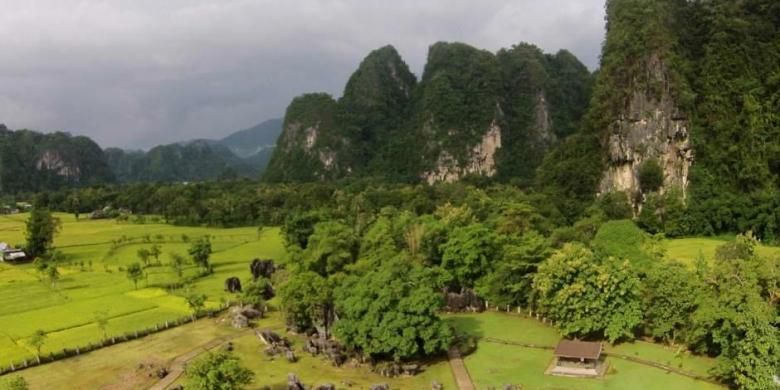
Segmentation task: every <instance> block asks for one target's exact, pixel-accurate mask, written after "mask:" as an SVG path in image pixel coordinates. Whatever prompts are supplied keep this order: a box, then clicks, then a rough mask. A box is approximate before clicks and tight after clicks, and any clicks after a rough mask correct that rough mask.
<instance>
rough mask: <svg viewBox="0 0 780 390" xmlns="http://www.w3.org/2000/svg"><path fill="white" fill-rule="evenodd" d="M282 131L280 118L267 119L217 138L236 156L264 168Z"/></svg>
mask: <svg viewBox="0 0 780 390" xmlns="http://www.w3.org/2000/svg"><path fill="white" fill-rule="evenodd" d="M281 132H282V120H281V119H269V120H267V121H264V122H262V123H260V124H258V125H256V126H253V127H250V128H248V129H244V130H239V131H237V132H235V133H233V134H230V135H228V136H227V137H225V138H222V139H221V140H219V141H218V142H219V144H221V145H224V146H226V147H227V148H228V149H230V151H231V152H233V154H235V155H236V156H238V157H240V158H243V159H249V160H250V161H252V162H251V163H250V165H252V164H255V165H254V166H257V167H258V168H262V169H265V165H266V164H267V162H268V160H269V159H270V158H271V153H272V152H273V149H274V147H275V146H276V139H277V138H279V134H280V133H281Z"/></svg>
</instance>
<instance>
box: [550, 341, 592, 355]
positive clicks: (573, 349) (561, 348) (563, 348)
mask: <svg viewBox="0 0 780 390" xmlns="http://www.w3.org/2000/svg"><path fill="white" fill-rule="evenodd" d="M555 356H558V357H563V358H570V359H598V358H599V357H600V356H601V343H593V342H588V341H574V340H561V342H560V343H558V346H557V347H555Z"/></svg>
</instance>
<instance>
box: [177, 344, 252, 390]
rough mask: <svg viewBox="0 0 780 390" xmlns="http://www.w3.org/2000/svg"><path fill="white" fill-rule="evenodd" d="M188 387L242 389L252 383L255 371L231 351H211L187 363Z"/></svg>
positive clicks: (225, 389)
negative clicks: (243, 364)
mask: <svg viewBox="0 0 780 390" xmlns="http://www.w3.org/2000/svg"><path fill="white" fill-rule="evenodd" d="M185 372H186V375H187V388H188V389H189V388H193V389H196V390H240V389H243V388H245V386H246V385H248V384H250V383H252V379H253V378H254V373H253V372H252V371H251V370H249V369H248V368H245V367H243V366H242V365H241V361H240V360H239V359H238V358H237V357H236V356H234V355H232V354H230V353H229V352H225V351H220V352H214V353H212V352H209V353H207V354H206V356H204V357H201V358H199V359H197V360H195V361H194V362H191V363H189V364H187V369H186V371H185Z"/></svg>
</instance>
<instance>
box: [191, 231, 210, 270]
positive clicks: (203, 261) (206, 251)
mask: <svg viewBox="0 0 780 390" xmlns="http://www.w3.org/2000/svg"><path fill="white" fill-rule="evenodd" d="M211 252H212V249H211V239H210V238H209V237H208V236H203V237H201V238H199V239H197V240H195V241H194V242H193V243H192V244H190V249H189V250H188V253H189V254H190V257H192V262H193V263H195V264H196V265H198V266H199V267H201V268H203V269H207V270H208V269H209V268H210V265H209V257H211Z"/></svg>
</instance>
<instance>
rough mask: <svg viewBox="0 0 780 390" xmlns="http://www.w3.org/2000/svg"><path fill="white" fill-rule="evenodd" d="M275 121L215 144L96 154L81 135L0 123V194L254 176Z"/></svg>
mask: <svg viewBox="0 0 780 390" xmlns="http://www.w3.org/2000/svg"><path fill="white" fill-rule="evenodd" d="M280 132H281V120H280V119H271V120H268V121H265V122H262V123H261V124H259V125H257V126H254V127H251V128H249V129H245V130H240V131H237V132H235V133H232V134H230V135H228V136H227V137H225V138H223V139H221V140H194V141H187V142H181V143H175V144H168V145H159V146H156V147H154V148H152V149H150V150H149V151H147V152H144V151H131V150H122V149H118V148H108V149H105V150H102V149H101V148H100V146H98V145H97V144H96V143H95V142H94V141H92V140H91V139H90V138H88V137H85V136H71V135H70V134H68V133H63V132H55V133H40V132H36V131H31V130H17V131H13V130H9V129H8V128H6V127H5V125H2V124H0V194H3V195H13V194H18V193H22V192H38V191H51V190H57V189H60V188H63V187H81V186H89V185H101V184H110V183H115V182H119V183H128V182H182V181H203V180H217V179H226V178H235V177H247V178H257V177H259V176H260V175H261V174H262V172H263V170H264V169H265V167H266V165H268V160H269V159H270V158H271V153H272V152H273V149H274V146H275V141H276V138H277V137H278V136H279V133H280Z"/></svg>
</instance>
